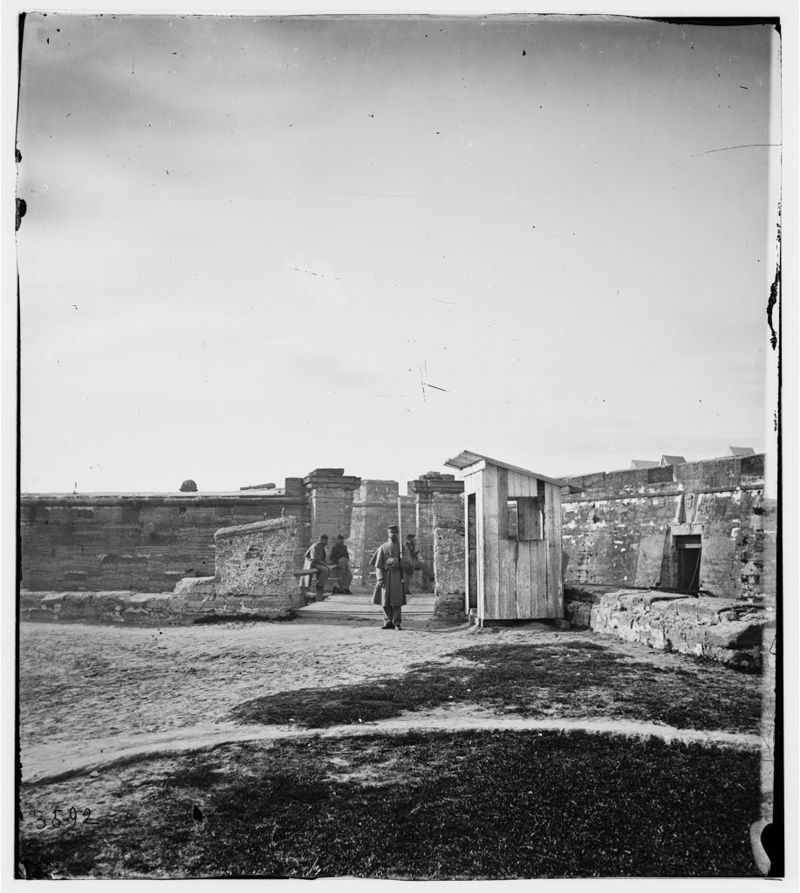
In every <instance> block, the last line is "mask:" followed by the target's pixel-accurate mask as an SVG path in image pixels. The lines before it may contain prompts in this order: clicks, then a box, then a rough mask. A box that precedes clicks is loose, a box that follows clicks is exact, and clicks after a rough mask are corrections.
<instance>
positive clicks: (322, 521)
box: [303, 468, 361, 541]
mask: <svg viewBox="0 0 800 893" xmlns="http://www.w3.org/2000/svg"><path fill="white" fill-rule="evenodd" d="M303 485H304V486H305V488H306V491H307V493H308V496H309V499H310V501H311V531H310V537H311V540H312V541H314V540H317V539H318V538H319V537H320V536H322V534H323V533H326V534H327V535H328V536H329V537H330V538H331V539H333V538H334V537H336V536H337V535H338V534H342V536H343V537H344V538H345V540H348V539H349V538H350V528H351V525H352V516H353V492H354V491H355V490H357V489H358V488H359V487H360V486H361V478H359V477H356V476H355V475H346V474H345V473H344V469H343V468H316V469H314V471H312V472H310V473H309V474H307V475H306V476H305V477H304V478H303Z"/></svg>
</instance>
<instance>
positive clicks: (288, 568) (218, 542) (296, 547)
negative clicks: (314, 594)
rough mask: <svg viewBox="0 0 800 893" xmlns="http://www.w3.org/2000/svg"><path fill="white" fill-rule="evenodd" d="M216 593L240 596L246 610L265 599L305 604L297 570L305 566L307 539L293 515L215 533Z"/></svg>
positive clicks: (279, 606) (281, 605) (285, 606)
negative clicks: (304, 556) (303, 562)
mask: <svg viewBox="0 0 800 893" xmlns="http://www.w3.org/2000/svg"><path fill="white" fill-rule="evenodd" d="M214 544H215V546H216V575H215V579H214V590H215V595H216V596H217V597H218V598H220V597H222V598H225V597H228V596H232V597H235V598H237V599H241V600H242V605H243V609H248V610H255V609H256V608H258V607H263V605H264V603H265V602H268V603H270V604H271V605H274V607H275V608H277V609H284V610H289V609H291V608H293V607H295V608H296V607H301V606H302V604H303V599H302V596H301V595H300V589H299V583H298V580H297V578H296V577H295V571H296V570H297V569H298V568H299V567H301V566H302V559H303V552H304V551H305V540H304V538H303V537H301V536H300V531H299V529H298V523H297V518H294V517H292V516H291V515H290V516H288V517H284V518H276V519H274V520H272V521H258V522H256V523H255V524H242V525H239V526H237V527H226V528H223V529H222V530H218V531H217V532H216V533H215V534H214Z"/></svg>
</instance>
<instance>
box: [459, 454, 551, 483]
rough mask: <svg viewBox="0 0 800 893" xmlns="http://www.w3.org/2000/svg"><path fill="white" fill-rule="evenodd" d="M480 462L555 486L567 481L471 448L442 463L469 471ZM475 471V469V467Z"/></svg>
mask: <svg viewBox="0 0 800 893" xmlns="http://www.w3.org/2000/svg"><path fill="white" fill-rule="evenodd" d="M481 462H483V463H485V464H487V465H496V466H497V467H498V468H507V469H508V470H509V471H516V472H519V473H520V474H527V475H530V476H531V477H534V478H536V479H537V480H540V481H547V483H548V484H554V485H555V486H556V487H566V486H567V482H566V481H562V480H560V479H558V478H551V477H548V476H547V475H546V474H540V473H539V472H538V471H531V470H530V469H528V468H520V467H519V466H518V465H509V463H508V462H501V461H500V460H499V459H492V458H490V457H489V456H484V455H482V454H481V453H473V452H472V450H462V451H461V452H460V453H459V454H458V455H457V456H455V457H454V458H452V459H448V460H447V461H446V462H445V463H444V464H445V465H446V466H447V467H448V468H457V469H458V470H459V471H465V472H467V473H469V471H468V469H469V470H471V469H472V466H474V465H479V464H480V463H481ZM475 470H476V471H477V469H475Z"/></svg>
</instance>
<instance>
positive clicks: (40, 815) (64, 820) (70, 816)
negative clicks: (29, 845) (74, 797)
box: [33, 806, 95, 831]
mask: <svg viewBox="0 0 800 893" xmlns="http://www.w3.org/2000/svg"><path fill="white" fill-rule="evenodd" d="M60 812H62V810H61V807H60V806H56V807H55V809H54V810H53V818H52V819H51V820H50V827H51V828H60V827H61V826H62V825H67V826H70V825H71V826H72V827H73V828H74V827H75V825H77V824H78V810H77V809H75V807H74V806H70V808H69V811H68V812H67V814H66V815H61V816H59V813H60ZM33 815H34V818H35V819H36V822H37V824H36V828H37V829H38V830H39V831H41V830H42V829H43V828H46V827H47V824H48V822H47V819H46V818H45V817H44V812H43V811H42V810H41V809H34V810H33ZM91 815H92V810H91V809H88V808H87V809H84V810H83V821H82V822H81V824H82V825H94V824H95V820H94V819H93V818H91ZM39 823H41V824H39Z"/></svg>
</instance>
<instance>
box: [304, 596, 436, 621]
mask: <svg viewBox="0 0 800 893" xmlns="http://www.w3.org/2000/svg"><path fill="white" fill-rule="evenodd" d="M297 613H298V614H300V615H301V616H307V617H310V616H319V615H336V616H339V617H382V616H383V609H382V608H381V606H380V605H375V604H373V603H372V593H371V592H366V591H364V592H360V593H357V594H356V593H354V594H353V595H329V596H327V597H326V598H325V599H323V600H322V601H319V602H311V604H308V605H306V606H305V607H304V608H299V609H298V611H297ZM403 615H404V616H410V617H416V618H421V617H433V596H432V595H429V596H415V595H412V596H410V597H409V599H408V603H407V604H405V605H403Z"/></svg>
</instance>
